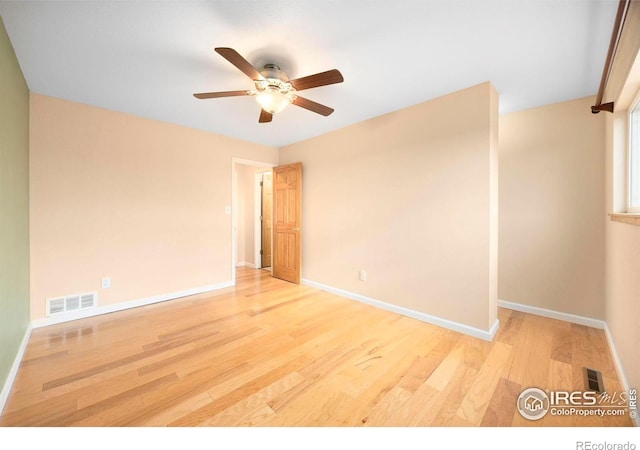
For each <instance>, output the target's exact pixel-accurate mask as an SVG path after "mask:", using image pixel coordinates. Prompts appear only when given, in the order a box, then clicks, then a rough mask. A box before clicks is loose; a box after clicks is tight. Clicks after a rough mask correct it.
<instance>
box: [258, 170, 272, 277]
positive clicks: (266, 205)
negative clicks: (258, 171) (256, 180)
mask: <svg viewBox="0 0 640 450" xmlns="http://www.w3.org/2000/svg"><path fill="white" fill-rule="evenodd" d="M271 180H272V176H271V172H265V173H263V174H262V212H261V213H260V216H261V218H262V248H261V250H262V267H271V213H272V212H273V202H272V201H271V199H272V197H273V183H272V181H271Z"/></svg>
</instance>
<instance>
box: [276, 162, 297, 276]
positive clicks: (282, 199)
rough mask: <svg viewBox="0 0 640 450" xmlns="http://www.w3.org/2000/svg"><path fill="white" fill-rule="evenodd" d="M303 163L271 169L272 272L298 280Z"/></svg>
mask: <svg viewBox="0 0 640 450" xmlns="http://www.w3.org/2000/svg"><path fill="white" fill-rule="evenodd" d="M301 229H302V163H294V164H287V165H285V166H279V167H275V168H274V169H273V276H274V277H276V278H281V279H283V280H286V281H290V282H292V283H296V284H300V273H301V271H302V235H301V231H300V230H301Z"/></svg>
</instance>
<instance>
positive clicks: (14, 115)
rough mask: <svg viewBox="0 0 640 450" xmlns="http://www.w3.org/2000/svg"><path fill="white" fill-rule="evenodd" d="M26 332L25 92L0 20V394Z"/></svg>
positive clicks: (27, 202)
mask: <svg viewBox="0 0 640 450" xmlns="http://www.w3.org/2000/svg"><path fill="white" fill-rule="evenodd" d="M28 326H29V88H28V86H27V83H26V82H25V80H24V77H23V76H22V71H21V70H20V66H19V65H18V60H17V59H16V56H15V54H14V52H13V48H12V47H11V42H10V41H9V36H7V33H6V31H5V28H4V24H3V22H2V18H0V391H2V387H3V386H4V385H5V381H6V380H7V376H8V375H9V371H10V369H11V365H12V364H13V361H14V359H15V357H16V355H17V354H18V350H19V348H20V343H21V342H22V339H23V337H24V335H25V332H26V330H27V327H28ZM5 393H6V394H7V395H8V392H6V391H5V392H3V394H5ZM3 399H4V396H3V395H0V412H1V409H2V407H3V404H4V402H3Z"/></svg>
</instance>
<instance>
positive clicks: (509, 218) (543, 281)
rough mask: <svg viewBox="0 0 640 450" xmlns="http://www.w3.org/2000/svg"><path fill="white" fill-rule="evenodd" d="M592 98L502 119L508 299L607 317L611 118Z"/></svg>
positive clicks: (502, 284)
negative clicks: (596, 110)
mask: <svg viewBox="0 0 640 450" xmlns="http://www.w3.org/2000/svg"><path fill="white" fill-rule="evenodd" d="M593 101H594V99H593V98H591V97H589V98H583V99H578V100H574V101H569V102H564V103H558V104H554V105H548V106H543V107H540V108H535V109H530V110H527V111H520V112H516V113H512V114H506V115H503V116H502V117H501V122H500V227H499V229H500V245H499V248H500V250H499V253H500V257H499V267H500V270H499V282H498V285H499V292H498V298H500V299H501V300H506V301H510V302H515V303H521V304H524V305H529V306H535V307H538V308H545V309H551V310H554V311H559V312H564V313H569V314H576V315H580V316H586V317H589V318H595V319H604V315H605V311H604V310H605V307H604V289H605V288H604V286H605V284H604V283H605V282H604V274H605V269H604V255H605V249H604V245H605V243H604V217H603V214H602V211H603V210H604V171H603V167H604V152H603V147H604V131H605V128H604V120H605V119H604V116H603V115H602V114H600V115H593V114H591V109H590V107H591V105H592V104H593Z"/></svg>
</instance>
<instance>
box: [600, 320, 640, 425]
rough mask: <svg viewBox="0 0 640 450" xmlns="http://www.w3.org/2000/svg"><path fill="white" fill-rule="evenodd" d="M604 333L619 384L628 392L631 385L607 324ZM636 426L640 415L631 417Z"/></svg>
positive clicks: (639, 422)
mask: <svg viewBox="0 0 640 450" xmlns="http://www.w3.org/2000/svg"><path fill="white" fill-rule="evenodd" d="M604 334H605V336H606V337H607V343H608V344H609V349H610V350H611V356H612V357H613V364H614V365H615V366H616V372H617V373H618V379H619V380H620V384H622V389H624V390H625V391H627V392H629V389H631V387H630V386H629V381H628V380H627V376H626V374H625V373H624V368H623V367H622V361H621V360H620V355H618V350H617V349H616V345H615V343H614V342H613V336H611V331H610V330H609V326H608V325H607V324H606V323H605V324H604ZM631 420H632V421H633V423H634V425H635V426H636V427H640V417H638V416H636V418H635V419H631Z"/></svg>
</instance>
